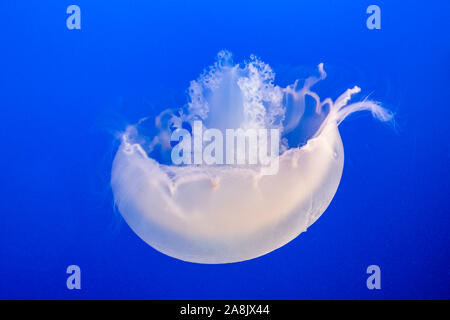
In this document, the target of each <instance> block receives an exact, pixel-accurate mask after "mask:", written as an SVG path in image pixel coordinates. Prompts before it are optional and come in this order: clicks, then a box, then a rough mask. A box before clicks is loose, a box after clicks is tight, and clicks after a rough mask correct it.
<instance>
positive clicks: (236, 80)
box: [111, 51, 391, 263]
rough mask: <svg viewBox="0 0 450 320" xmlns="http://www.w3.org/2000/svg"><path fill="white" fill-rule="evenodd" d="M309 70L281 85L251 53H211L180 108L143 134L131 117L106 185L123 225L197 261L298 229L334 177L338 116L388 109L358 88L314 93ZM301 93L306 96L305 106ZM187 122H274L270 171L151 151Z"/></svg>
mask: <svg viewBox="0 0 450 320" xmlns="http://www.w3.org/2000/svg"><path fill="white" fill-rule="evenodd" d="M318 72H319V75H318V76H317V77H310V78H308V79H306V80H305V82H304V84H303V87H302V88H298V83H297V84H295V85H292V86H288V87H286V88H281V87H279V86H276V85H274V83H273V82H274V73H273V71H272V70H271V68H270V67H269V66H268V65H267V64H264V63H263V62H261V61H260V60H259V59H257V58H255V57H251V59H250V61H248V62H246V63H244V64H243V65H239V64H234V63H233V62H232V59H231V54H229V53H228V52H226V51H223V52H220V53H219V55H218V58H217V61H216V63H215V64H214V65H213V66H212V67H210V68H209V69H208V70H206V71H205V72H204V73H203V74H202V75H201V76H200V77H199V78H198V79H197V80H195V81H192V82H191V85H190V88H189V96H190V101H189V103H188V104H187V106H186V107H185V111H183V112H172V111H169V112H168V111H164V112H163V113H162V114H161V115H162V116H164V117H165V119H166V120H164V121H162V117H157V118H156V119H155V121H154V125H155V127H156V128H157V129H158V132H156V133H155V132H153V133H152V134H151V135H150V136H149V137H145V138H143V137H142V136H141V135H140V133H139V132H140V131H139V128H138V126H130V127H128V128H127V130H126V131H125V133H124V134H123V135H122V140H121V144H120V146H119V149H118V151H117V153H116V156H115V159H114V161H113V166H112V173H111V186H112V190H113V194H114V199H115V203H116V206H117V208H118V210H119V211H120V213H121V214H122V216H123V217H124V219H125V221H126V222H127V223H128V225H129V226H130V227H131V228H132V229H133V231H134V232H135V233H136V234H137V235H138V236H139V237H140V238H141V239H143V240H144V241H145V242H146V243H148V244H149V245H150V246H152V247H153V248H155V249H156V250H158V251H160V252H162V253H164V254H166V255H169V256H172V257H174V258H178V259H181V260H185V261H191V262H197V263H230V262H238V261H243V260H248V259H252V258H255V257H258V256H261V255H264V254H266V253H269V252H271V251H273V250H275V249H277V248H279V247H281V246H283V245H284V244H286V243H288V242H289V241H291V240H292V239H294V238H295V237H297V236H298V235H299V234H300V233H302V232H304V231H306V229H307V228H308V227H309V226H310V225H312V224H313V223H314V222H315V221H316V220H317V219H318V218H319V217H320V216H321V215H322V213H323V212H324V211H325V209H326V208H327V207H328V205H329V204H330V202H331V200H332V198H333V196H334V194H335V193H336V190H337V188H338V185H339V181H340V179H341V176H342V171H343V165H344V151H343V145H342V141H341V137H340V135H339V130H338V125H339V124H340V123H341V121H342V120H343V119H344V118H345V117H347V116H348V115H349V114H351V113H353V112H355V111H360V110H369V111H371V112H372V114H373V115H374V116H375V117H377V118H379V119H381V120H384V121H386V120H389V119H390V118H391V114H390V113H389V112H388V111H386V110H385V109H383V108H382V107H381V106H380V105H379V104H378V103H376V102H373V101H369V100H365V101H361V102H354V103H351V104H349V101H350V99H351V96H352V95H353V94H355V93H357V92H359V91H360V89H359V88H358V87H355V88H353V89H349V90H347V91H346V92H345V93H344V94H342V95H341V96H340V97H339V98H337V99H336V100H335V101H332V100H331V99H325V100H323V101H322V100H321V99H320V97H319V96H318V95H317V94H316V93H315V92H313V91H311V87H312V86H313V85H314V84H315V83H316V82H318V81H320V80H322V79H324V78H325V77H326V74H325V71H324V69H323V65H322V64H320V65H319V68H318ZM307 99H312V100H313V101H314V104H313V106H312V107H311V106H309V105H308V103H307ZM311 108H312V109H313V110H310V109H311ZM167 115H169V116H167ZM195 121H201V122H202V123H203V125H204V126H205V127H206V128H215V129H217V130H220V131H225V130H227V129H239V128H241V129H249V128H250V129H258V130H259V129H277V130H280V132H281V135H282V136H283V139H282V142H281V146H280V148H279V152H278V154H277V161H278V166H277V171H276V172H272V173H270V174H267V173H265V172H264V170H261V169H262V165H261V164H257V165H248V164H244V165H236V164H233V165H227V164H213V165H206V164H188V165H174V164H172V163H170V162H168V163H164V162H163V161H158V160H157V158H158V157H155V156H153V155H154V150H155V148H156V147H157V146H159V149H158V150H160V152H162V153H163V154H164V153H165V154H167V153H170V149H171V144H170V134H169V133H170V132H173V130H178V129H181V128H183V123H187V124H190V125H193V124H194V122H195ZM143 141H145V142H143ZM302 141H303V142H302ZM161 150H162V151H161ZM227 151H229V150H227V148H226V147H224V152H227ZM192 152H195V150H193V151H192ZM163 158H164V157H160V159H163ZM166 159H167V157H166Z"/></svg>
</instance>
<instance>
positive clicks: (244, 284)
mask: <svg viewBox="0 0 450 320" xmlns="http://www.w3.org/2000/svg"><path fill="white" fill-rule="evenodd" d="M74 3H75V4H77V5H79V6H80V8H81V17H82V27H81V30H68V29H67V27H66V18H67V16H68V15H67V14H66V8H67V6H68V5H70V4H72V3H69V2H65V1H27V2H23V1H2V2H1V3H0V44H1V47H0V48H1V50H0V110H1V126H0V137H1V141H2V151H1V157H0V165H1V168H2V169H1V171H0V181H1V184H0V194H1V201H0V298H58V299H59V298H62V299H72V298H76V299H78V298H88V299H91V298H149V299H173V298H177V299H183V298H187V299H193V298H214V299H216V298H221V299H231V298H234V299H241V298H251V299H299V298H311V299H316V298H320V299H322V298H332V299H336V298H368V299H379V298H389V299H391V298H414V299H417V298H446V299H448V298H450V234H449V227H450V217H449V214H450V209H449V205H450V201H449V191H450V182H449V181H450V170H449V160H450V142H449V141H450V139H449V138H450V135H449V127H450V126H449V118H450V105H449V101H450V93H449V92H450V91H449V77H450V36H449V35H450V28H449V24H450V22H449V21H450V19H449V18H450V17H449V12H450V3H449V2H448V1H444V0H442V1H427V2H424V1H392V0H390V1H382V0H377V1H342V0H341V1H331V0H329V1H325V0H319V1H284V0H278V1H261V0H259V1H226V2H218V1H217V2H216V1H204V2H197V1H186V2H184V1H170V2H169V1H143V0H142V1H121V2H119V1H87V0H76V1H74ZM370 4H377V5H378V6H379V7H380V8H381V18H382V20H381V30H369V29H367V27H366V19H367V17H368V15H367V14H366V8H367V7H368V6H369V5H370ZM221 49H228V50H230V51H232V52H233V53H234V55H235V57H236V60H237V61H240V60H242V59H245V58H247V57H248V56H249V55H250V54H252V53H254V54H256V55H258V56H260V57H261V59H262V60H263V61H265V62H267V63H269V64H270V65H271V66H272V67H273V69H274V70H275V72H277V71H278V73H277V78H276V79H277V81H278V82H277V83H278V84H281V85H286V84H288V83H290V82H291V81H292V80H293V79H295V77H296V70H299V72H300V71H301V72H303V73H302V74H301V76H304V75H305V72H304V70H311V71H314V70H315V66H316V65H317V64H318V63H319V62H324V63H325V68H326V70H327V72H328V78H327V80H325V81H324V82H323V83H321V84H319V85H318V86H317V87H316V89H317V90H318V91H319V93H320V95H321V97H326V96H330V97H332V98H336V97H337V96H338V95H339V94H340V93H341V92H343V91H344V90H345V89H346V88H350V87H353V86H354V85H358V86H360V87H361V88H362V91H363V93H365V94H369V93H372V95H371V98H373V99H376V100H378V101H382V102H383V104H384V106H385V107H387V108H390V109H391V110H392V111H393V112H394V113H395V115H396V116H395V124H383V123H380V122H378V121H376V120H374V119H372V118H371V117H370V115H368V114H363V113H360V114H357V115H353V116H351V117H350V118H349V119H346V120H345V121H344V122H343V123H342V125H341V126H340V130H341V135H342V139H343V142H344V147H345V156H346V160H345V166H344V173H343V178H342V181H341V184H340V187H339V189H338V192H337V194H336V196H335V198H334V200H333V202H332V203H331V205H330V207H329V208H328V210H327V211H326V212H325V213H324V215H323V216H322V217H321V218H320V219H319V220H318V221H317V222H316V223H315V224H314V225H313V226H311V227H310V228H309V229H308V231H307V232H306V233H303V234H302V235H300V236H299V237H298V238H297V239H295V240H294V241H292V242H290V243H289V244H287V245H286V246H284V247H282V248H280V249H278V250H276V251H274V252H272V253H270V254H267V255H265V256H263V257H260V258H257V259H254V260H250V261H247V262H242V263H236V264H229V265H199V264H193V263H187V262H183V261H179V260H176V259H173V258H170V257H168V256H165V255H163V254H161V253H159V252H157V251H156V250H154V249H152V248H151V247H150V246H148V245H147V244H145V243H144V242H143V241H142V240H141V239H140V238H139V237H138V236H136V235H135V234H134V233H133V232H132V231H131V229H130V228H129V227H128V226H127V224H126V223H125V222H124V221H123V220H122V219H121V217H120V214H119V213H118V212H116V211H115V210H114V208H113V198H112V192H111V190H110V187H109V178H110V166H111V162H112V158H113V155H114V152H115V150H116V149H115V148H116V147H117V143H116V141H115V136H116V134H117V133H118V132H119V131H120V130H123V129H124V127H125V125H127V124H129V123H134V122H136V121H137V120H138V119H139V118H141V117H143V116H147V115H151V114H155V113H156V111H157V110H161V109H163V108H168V107H176V106H179V105H182V104H183V103H184V102H185V99H186V88H187V87H188V85H189V81H190V80H192V79H195V78H196V77H197V76H198V74H199V73H200V72H201V70H202V69H203V68H204V67H206V66H208V65H210V64H211V63H212V62H213V59H214V56H215V55H216V53H217V52H218V51H219V50H221ZM308 68H309V69H308ZM71 264H76V265H79V266H80V268H81V270H82V278H81V283H82V289H81V290H68V289H67V288H66V278H67V276H68V275H67V274H66V268H67V266H68V265H71ZM371 264H376V265H379V266H380V268H381V286H382V288H381V290H368V289H367V287H366V279H367V277H368V275H367V274H366V268H367V266H369V265H371Z"/></svg>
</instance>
